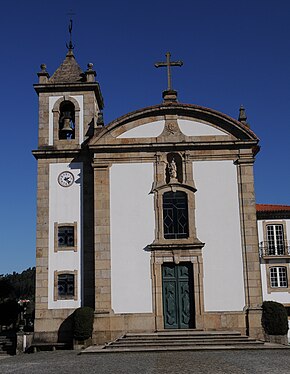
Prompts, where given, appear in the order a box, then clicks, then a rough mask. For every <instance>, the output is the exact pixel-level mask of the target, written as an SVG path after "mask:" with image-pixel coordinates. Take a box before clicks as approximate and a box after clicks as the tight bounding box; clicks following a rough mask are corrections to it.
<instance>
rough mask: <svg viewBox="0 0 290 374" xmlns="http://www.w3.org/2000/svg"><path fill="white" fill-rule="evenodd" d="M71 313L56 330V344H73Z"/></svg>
mask: <svg viewBox="0 0 290 374" xmlns="http://www.w3.org/2000/svg"><path fill="white" fill-rule="evenodd" d="M73 319H74V317H73V313H72V314H71V315H70V316H68V317H67V318H66V319H65V320H64V321H63V322H62V324H61V325H60V327H59V329H58V336H57V342H58V343H68V344H71V345H72V344H73Z"/></svg>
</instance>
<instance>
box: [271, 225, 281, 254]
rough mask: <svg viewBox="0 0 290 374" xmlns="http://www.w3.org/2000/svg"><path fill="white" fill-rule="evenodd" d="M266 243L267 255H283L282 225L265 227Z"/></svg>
mask: <svg viewBox="0 0 290 374" xmlns="http://www.w3.org/2000/svg"><path fill="white" fill-rule="evenodd" d="M267 242H268V254H269V255H283V254H284V253H285V242H284V231H283V225H267Z"/></svg>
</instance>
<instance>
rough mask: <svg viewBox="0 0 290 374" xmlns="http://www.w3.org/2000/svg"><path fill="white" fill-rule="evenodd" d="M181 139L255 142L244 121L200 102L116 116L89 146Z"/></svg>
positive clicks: (154, 107) (163, 105)
mask: <svg viewBox="0 0 290 374" xmlns="http://www.w3.org/2000/svg"><path fill="white" fill-rule="evenodd" d="M167 138H168V140H170V141H174V142H175V143H178V142H179V141H180V142H183V143H184V142H201V141H205V142H210V141H221V142H223V141H237V140H239V141H256V142H258V138H257V136H256V135H255V134H254V132H253V131H251V129H250V128H249V127H248V126H247V125H245V124H244V123H242V122H239V121H237V120H235V119H233V118H231V117H229V116H227V115H225V114H223V113H220V112H217V111H215V110H213V109H208V108H204V107H201V106H197V105H190V104H179V103H171V104H170V105H166V104H161V105H157V106H152V107H147V108H144V109H140V110H137V111H135V112H131V113H128V114H126V115H124V116H123V117H120V118H117V119H116V120H114V121H112V122H111V123H110V124H109V125H107V126H105V127H104V129H103V130H102V131H101V132H99V133H98V134H97V135H96V136H95V137H93V138H92V139H91V140H90V142H89V145H90V146H94V145H99V144H111V143H113V144H115V145H116V144H128V143H130V142H132V143H134V144H135V143H136V142H138V143H142V144H144V143H152V142H156V143H162V142H165V141H166V140H167Z"/></svg>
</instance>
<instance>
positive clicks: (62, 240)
mask: <svg viewBox="0 0 290 374" xmlns="http://www.w3.org/2000/svg"><path fill="white" fill-rule="evenodd" d="M72 250H73V251H75V252H76V251H77V222H73V223H57V222H55V223H54V251H55V252H58V251H72Z"/></svg>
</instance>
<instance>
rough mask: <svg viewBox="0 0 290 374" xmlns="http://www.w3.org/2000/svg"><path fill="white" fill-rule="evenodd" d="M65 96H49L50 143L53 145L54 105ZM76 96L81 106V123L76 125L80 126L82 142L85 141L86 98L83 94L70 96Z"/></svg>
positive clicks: (80, 142) (80, 139)
mask: <svg viewBox="0 0 290 374" xmlns="http://www.w3.org/2000/svg"><path fill="white" fill-rule="evenodd" d="M61 97H63V96H50V97H49V118H48V121H49V123H48V144H49V145H53V111H52V109H53V107H54V104H55V103H56V102H57V100H58V99H60V98H61ZM70 97H72V98H74V99H75V100H76V101H77V102H78V104H79V106H80V112H79V124H76V126H79V144H82V142H83V141H84V103H83V102H84V99H83V95H74V96H70Z"/></svg>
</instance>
